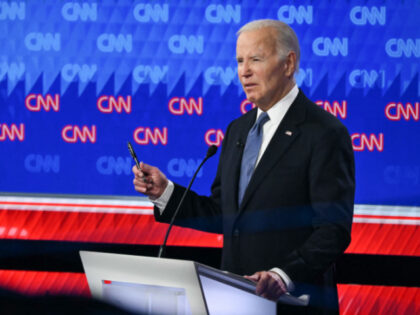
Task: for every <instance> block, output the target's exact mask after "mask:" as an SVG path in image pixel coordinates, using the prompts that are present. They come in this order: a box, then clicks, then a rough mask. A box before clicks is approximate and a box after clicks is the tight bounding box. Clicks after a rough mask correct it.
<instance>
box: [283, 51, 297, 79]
mask: <svg viewBox="0 0 420 315" xmlns="http://www.w3.org/2000/svg"><path fill="white" fill-rule="evenodd" d="M285 68H286V72H285V74H286V76H288V77H292V76H293V75H294V73H295V70H296V53H295V52H294V51H290V52H289V53H288V54H287V57H286V60H285Z"/></svg>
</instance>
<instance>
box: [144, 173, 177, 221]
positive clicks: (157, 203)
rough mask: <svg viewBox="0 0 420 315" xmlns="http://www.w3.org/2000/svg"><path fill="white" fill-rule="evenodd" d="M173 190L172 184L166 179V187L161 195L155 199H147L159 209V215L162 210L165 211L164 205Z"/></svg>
mask: <svg viewBox="0 0 420 315" xmlns="http://www.w3.org/2000/svg"><path fill="white" fill-rule="evenodd" d="M174 188H175V185H174V183H173V182H172V181H170V180H169V179H168V185H166V188H165V190H164V191H163V193H162V195H160V196H159V197H158V198H156V199H151V198H149V200H150V201H151V202H152V203H153V204H154V205H155V206H156V207H157V208H158V209H159V212H160V214H162V213H163V210H165V208H166V205H167V204H168V202H169V199H170V198H171V196H172V193H173V191H174Z"/></svg>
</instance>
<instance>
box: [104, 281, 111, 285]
mask: <svg viewBox="0 0 420 315" xmlns="http://www.w3.org/2000/svg"><path fill="white" fill-rule="evenodd" d="M111 283H112V281H111V280H104V284H111Z"/></svg>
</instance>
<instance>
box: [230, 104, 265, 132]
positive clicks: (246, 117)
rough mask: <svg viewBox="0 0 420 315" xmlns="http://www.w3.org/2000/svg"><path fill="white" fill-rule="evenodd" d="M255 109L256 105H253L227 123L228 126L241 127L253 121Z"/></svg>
mask: <svg viewBox="0 0 420 315" xmlns="http://www.w3.org/2000/svg"><path fill="white" fill-rule="evenodd" d="M257 110H258V109H257V107H255V108H253V109H251V110H250V111H248V112H246V113H245V114H243V115H242V116H239V117H238V118H236V119H234V120H232V121H231V122H230V124H229V128H236V127H242V126H244V125H248V124H250V123H253V122H254V121H255V119H256V116H257Z"/></svg>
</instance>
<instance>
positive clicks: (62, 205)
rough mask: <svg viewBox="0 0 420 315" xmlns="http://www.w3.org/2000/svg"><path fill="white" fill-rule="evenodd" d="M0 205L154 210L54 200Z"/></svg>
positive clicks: (144, 207) (145, 207) (3, 202)
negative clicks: (56, 201) (53, 201)
mask: <svg viewBox="0 0 420 315" xmlns="http://www.w3.org/2000/svg"><path fill="white" fill-rule="evenodd" d="M0 205H10V206H49V207H76V208H77V207H80V208H118V209H141V210H153V207H151V206H131V205H103V204H94V203H92V204H82V203H52V202H16V201H0Z"/></svg>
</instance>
